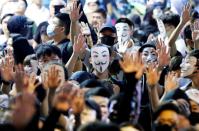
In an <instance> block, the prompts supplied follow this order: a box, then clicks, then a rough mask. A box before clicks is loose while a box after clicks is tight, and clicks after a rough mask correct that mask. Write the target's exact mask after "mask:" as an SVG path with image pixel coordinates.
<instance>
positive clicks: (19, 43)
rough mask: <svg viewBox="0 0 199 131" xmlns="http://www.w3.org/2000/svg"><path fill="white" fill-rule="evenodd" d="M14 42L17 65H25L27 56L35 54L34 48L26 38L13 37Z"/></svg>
mask: <svg viewBox="0 0 199 131" xmlns="http://www.w3.org/2000/svg"><path fill="white" fill-rule="evenodd" d="M12 40H13V43H12V47H13V55H14V60H15V64H23V62H24V59H25V57H26V56H28V55H30V54H34V50H33V47H32V46H31V45H30V44H29V43H28V40H27V39H25V38H24V37H13V38H12Z"/></svg>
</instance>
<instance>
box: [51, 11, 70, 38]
mask: <svg viewBox="0 0 199 131" xmlns="http://www.w3.org/2000/svg"><path fill="white" fill-rule="evenodd" d="M55 17H56V18H58V19H59V25H60V26H63V27H64V28H65V35H68V34H69V33H70V24H71V20H70V17H69V15H68V14H66V13H58V14H56V15H55Z"/></svg>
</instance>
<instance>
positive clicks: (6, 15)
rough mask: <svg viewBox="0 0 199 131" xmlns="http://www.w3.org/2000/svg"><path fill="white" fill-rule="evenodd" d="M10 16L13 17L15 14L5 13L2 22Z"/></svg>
mask: <svg viewBox="0 0 199 131" xmlns="http://www.w3.org/2000/svg"><path fill="white" fill-rule="evenodd" d="M8 16H10V17H12V16H14V14H11V13H9V14H5V15H4V16H3V17H2V18H1V24H2V22H3V20H4V19H5V18H6V17H8Z"/></svg>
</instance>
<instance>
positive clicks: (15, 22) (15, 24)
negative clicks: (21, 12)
mask: <svg viewBox="0 0 199 131" xmlns="http://www.w3.org/2000/svg"><path fill="white" fill-rule="evenodd" d="M7 27H8V30H9V32H10V34H21V35H22V36H24V37H25V36H27V32H28V21H27V18H26V17H25V16H13V17H11V18H10V19H9V21H8V25H7Z"/></svg>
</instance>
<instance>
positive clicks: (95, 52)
mask: <svg viewBox="0 0 199 131" xmlns="http://www.w3.org/2000/svg"><path fill="white" fill-rule="evenodd" d="M109 61H110V54H109V50H108V48H107V47H105V46H99V47H93V48H92V49H91V63H92V65H93V68H94V69H96V70H97V71H98V72H100V73H103V72H104V71H105V70H106V69H107V68H108V66H109Z"/></svg>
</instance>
